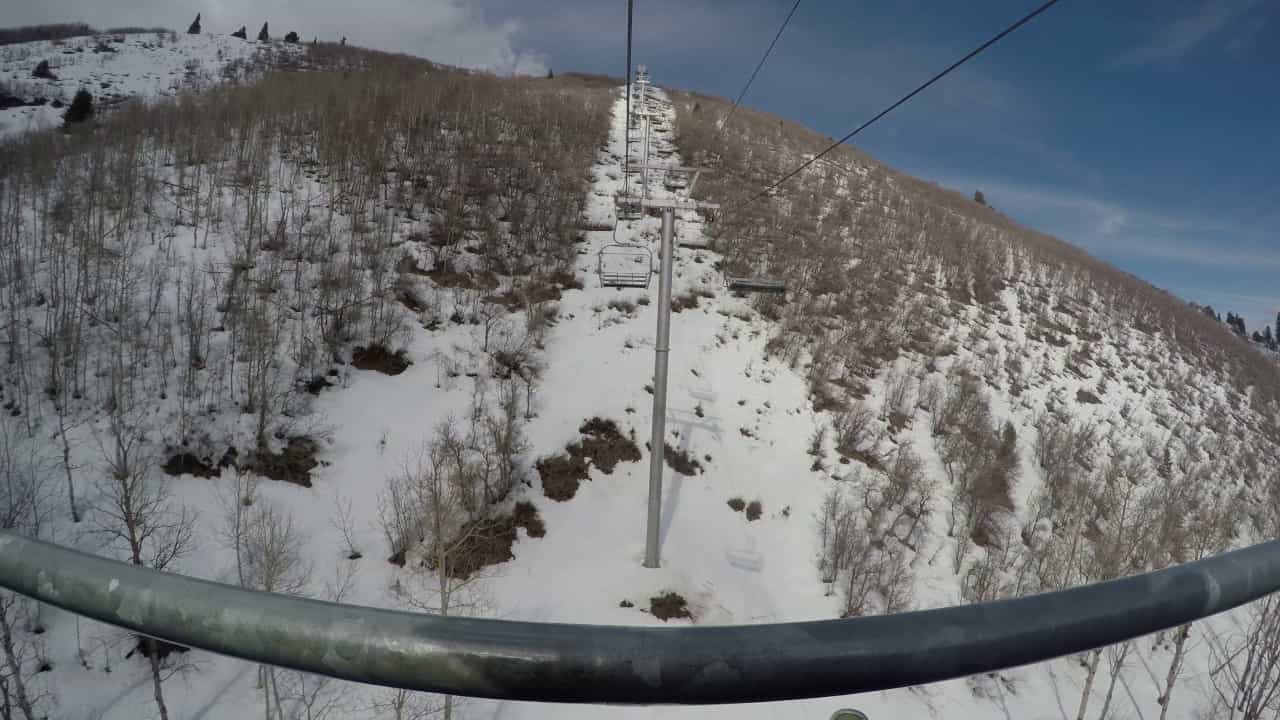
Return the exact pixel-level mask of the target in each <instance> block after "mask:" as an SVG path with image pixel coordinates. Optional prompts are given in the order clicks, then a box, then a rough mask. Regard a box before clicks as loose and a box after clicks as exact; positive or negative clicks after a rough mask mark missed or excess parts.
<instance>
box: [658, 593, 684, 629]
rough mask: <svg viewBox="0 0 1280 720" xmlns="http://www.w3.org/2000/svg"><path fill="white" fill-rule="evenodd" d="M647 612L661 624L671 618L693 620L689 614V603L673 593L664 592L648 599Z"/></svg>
mask: <svg viewBox="0 0 1280 720" xmlns="http://www.w3.org/2000/svg"><path fill="white" fill-rule="evenodd" d="M649 612H651V613H653V616H654V617H656V618H658V619H659V620H661V621H663V622H666V621H668V620H670V619H671V618H685V619H688V620H692V619H693V613H691V612H689V603H688V602H686V601H685V599H684V597H683V596H681V595H680V594H679V593H673V592H665V593H662V594H661V595H657V596H655V597H652V598H649Z"/></svg>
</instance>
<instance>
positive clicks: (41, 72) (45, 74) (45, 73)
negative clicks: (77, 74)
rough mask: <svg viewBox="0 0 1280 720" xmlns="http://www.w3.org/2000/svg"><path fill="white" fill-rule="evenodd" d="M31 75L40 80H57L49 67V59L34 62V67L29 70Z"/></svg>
mask: <svg viewBox="0 0 1280 720" xmlns="http://www.w3.org/2000/svg"><path fill="white" fill-rule="evenodd" d="M31 77H37V78H40V79H41V80H57V79H58V76H57V75H54V74H53V70H51V69H49V61H48V60H41V61H40V62H39V63H37V64H36V69H35V70H32V71H31Z"/></svg>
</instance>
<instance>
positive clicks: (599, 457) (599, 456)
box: [567, 417, 640, 475]
mask: <svg viewBox="0 0 1280 720" xmlns="http://www.w3.org/2000/svg"><path fill="white" fill-rule="evenodd" d="M578 432H580V433H582V440H580V441H578V442H576V443H573V444H572V445H570V446H569V447H568V448H567V449H568V451H569V454H570V455H574V456H576V457H581V458H585V459H587V460H590V461H591V464H592V465H594V466H595V467H598V468H600V471H601V472H603V473H604V474H605V475H610V474H612V473H613V469H614V468H615V467H617V466H618V463H620V462H639V461H640V448H639V447H638V446H637V445H636V443H635V441H634V440H632V439H631V438H628V437H626V436H624V435H623V434H622V432H621V431H620V430H619V429H618V424H617V423H616V422H614V421H612V420H605V419H603V418H599V417H593V418H591V419H590V420H588V421H586V422H584V423H582V426H581V427H579V428H578Z"/></svg>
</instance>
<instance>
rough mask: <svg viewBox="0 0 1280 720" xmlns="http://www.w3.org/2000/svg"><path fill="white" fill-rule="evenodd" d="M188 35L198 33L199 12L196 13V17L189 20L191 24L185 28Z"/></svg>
mask: <svg viewBox="0 0 1280 720" xmlns="http://www.w3.org/2000/svg"><path fill="white" fill-rule="evenodd" d="M187 34H188V35H199V34H200V13H196V19H195V20H192V21H191V26H190V27H188V28H187Z"/></svg>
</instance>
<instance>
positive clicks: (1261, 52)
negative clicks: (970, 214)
mask: <svg viewBox="0 0 1280 720" xmlns="http://www.w3.org/2000/svg"><path fill="white" fill-rule="evenodd" d="M1037 2H1038V0H1016V1H1015V0H969V1H968V2H946V3H944V2H939V1H938V0H864V1H861V2H853V1H851V0H802V2H801V5H800V9H799V11H798V12H797V13H796V16H795V18H794V19H793V20H792V23H791V25H790V26H789V27H788V29H787V32H786V34H785V35H784V36H783V38H782V40H781V42H780V43H779V45H778V47H777V49H776V50H775V53H774V56H773V59H772V60H770V62H769V64H768V65H767V66H766V67H765V69H764V71H763V72H762V73H761V75H760V77H759V79H758V80H757V81H756V84H755V86H754V87H753V88H752V91H751V94H750V95H749V96H748V98H747V101H746V104H748V105H750V106H754V107H759V108H761V109H764V110H767V111H770V112H773V113H776V114H778V115H781V116H784V117H788V118H792V119H794V120H797V121H799V122H802V123H804V124H806V125H808V126H810V127H813V128H815V129H816V130H818V131H820V132H823V133H825V134H828V135H833V136H837V137H838V136H840V135H843V134H844V133H845V132H847V131H848V130H849V129H850V128H852V127H854V126H856V125H858V124H860V123H861V122H862V121H863V120H864V119H866V118H867V117H869V116H870V115H872V114H874V113H875V112H877V111H878V110H880V109H881V108H883V107H884V106H886V105H887V104H888V103H890V102H892V101H893V100H894V99H896V98H897V97H898V96H900V95H901V94H902V93H904V92H906V91H907V90H909V89H911V88H913V87H914V86H915V85H917V84H918V83H920V82H921V81H923V80H924V79H926V78H928V77H929V76H930V75H932V74H933V73H934V72H936V71H937V70H938V69H941V68H942V67H944V66H946V65H947V64H949V63H950V62H951V61H952V60H954V59H956V58H958V57H960V56H961V55H963V54H964V53H965V52H967V51H968V50H970V49H971V48H973V47H974V46H976V45H977V44H979V43H980V42H982V41H983V40H985V39H986V38H987V37H988V36H990V35H991V34H992V33H993V32H994V31H995V30H996V29H998V28H1002V27H1004V26H1005V25H1007V24H1008V23H1009V22H1011V21H1012V20H1013V19H1015V18H1017V17H1019V16H1021V15H1022V14H1024V13H1026V12H1027V11H1028V10H1030V9H1031V8H1032V7H1033V6H1034V5H1035V4H1036V3H1037ZM636 6H637V9H636V41H635V51H636V55H635V57H636V60H637V61H638V62H644V63H647V64H648V65H649V67H650V68H651V70H652V72H653V76H654V79H655V80H656V81H657V82H659V83H664V84H670V85H675V86H679V87H685V88H691V89H696V90H701V91H704V92H709V93H714V94H718V95H723V96H728V97H733V96H734V95H736V94H737V91H738V90H739V88H740V87H741V85H742V83H743V81H744V80H745V79H746V76H747V74H748V73H749V71H750V69H751V67H753V66H754V63H755V62H756V60H757V59H758V57H759V54H760V52H761V51H762V50H763V49H764V47H765V46H766V45H767V44H768V42H769V40H770V38H772V37H773V33H774V32H775V31H776V29H777V26H778V23H779V22H780V21H781V20H782V18H783V17H784V16H785V15H786V12H787V10H788V9H789V8H790V6H791V0H636ZM0 8H2V9H3V10H4V12H3V15H4V16H5V20H4V23H5V24H21V23H26V22H44V21H65V20H71V19H83V20H85V21H88V22H91V23H95V24H98V25H112V24H126V23H127V24H145V25H154V24H164V25H168V26H170V27H178V28H181V27H185V25H186V24H187V23H188V22H189V21H190V17H191V16H192V15H194V13H195V12H197V11H199V12H203V13H204V27H205V29H206V31H210V32H217V31H219V29H221V30H223V31H230V30H231V29H235V28H237V27H239V26H240V25H241V24H248V25H250V26H254V27H256V26H257V24H258V23H259V22H261V20H270V21H271V25H272V27H273V28H281V29H282V30H281V31H283V29H284V28H296V29H298V30H299V31H300V32H301V33H302V35H304V36H311V35H319V36H321V37H336V36H339V35H347V36H350V37H351V39H352V42H355V43H358V44H361V45H366V46H370V47H378V48H382V49H388V50H399V51H405V52H412V53H415V54H419V55H424V56H427V57H431V58H433V59H436V60H440V61H442V62H450V63H460V64H466V65H472V66H480V67H488V68H492V69H495V70H498V71H500V72H510V71H524V72H540V71H542V70H543V69H544V68H545V67H552V68H554V69H556V70H558V71H564V70H583V71H590V72H605V73H609V74H613V75H621V73H622V71H623V65H624V59H623V50H624V45H623V42H624V35H623V29H624V26H625V2H623V0H362V1H361V2H360V3H351V2H349V0H43V2H39V3H34V2H24V1H23V0H0ZM224 26H225V27H224ZM855 144H856V145H857V146H858V147H860V148H862V149H863V150H866V151H867V152H869V153H871V154H872V155H874V156H875V157H877V158H879V159H880V160H882V161H884V162H886V163H887V164H889V165H891V166H893V167H896V168H898V169H900V170H904V171H907V172H910V173H912V174H914V175H917V176H920V177H923V178H927V179H932V180H936V181H938V182H940V183H942V184H944V185H947V186H950V187H954V188H956V189H958V190H961V191H963V192H965V193H966V194H968V193H971V192H972V191H973V190H974V189H981V190H982V191H983V192H984V194H985V195H986V197H987V199H988V201H989V202H990V203H991V204H992V205H994V206H995V207H996V208H998V209H1000V210H1002V211H1004V212H1006V213H1007V214H1009V215H1011V216H1013V217H1015V218H1017V219H1019V220H1021V221H1023V222H1024V223H1026V224H1028V225H1030V226H1032V227H1035V228H1037V229H1040V230H1044V231H1047V232H1050V233H1053V234H1055V235H1057V236H1059V237H1061V238H1063V239H1065V240H1067V241H1070V242H1073V243H1076V244H1077V245H1081V246H1083V247H1085V248H1086V249H1088V250H1090V251H1092V252H1093V253H1095V254H1096V255H1098V256H1100V257H1102V258H1104V259H1106V260H1109V261H1111V262H1113V263H1115V264H1116V265H1118V266H1120V267H1122V268H1124V269H1126V270H1128V271H1130V272H1132V273H1134V274H1136V275H1138V276H1140V277H1143V278H1144V279H1146V280H1148V281H1150V282H1152V283H1153V284H1155V285H1158V286H1160V287H1163V288H1166V289H1169V290H1171V291H1173V292H1175V293H1176V294H1178V295H1180V296H1182V297H1184V298H1187V299H1189V300H1196V301H1198V302H1201V303H1205V302H1207V303H1211V304H1212V305H1214V307H1215V308H1217V309H1219V310H1220V311H1221V312H1223V314H1224V315H1225V313H1226V311H1227V310H1234V311H1236V312H1238V313H1241V314H1242V315H1244V317H1245V319H1246V320H1247V322H1248V325H1249V327H1250V329H1253V328H1255V327H1258V326H1259V325H1260V324H1262V323H1271V322H1274V320H1275V317H1276V312H1277V311H1278V310H1280V291H1278V290H1277V284H1276V283H1275V282H1274V281H1273V278H1276V277H1280V171H1278V170H1277V163H1280V2H1277V0H1126V1H1125V2H1114V3H1104V2H1096V1H1088V0H1061V2H1060V3H1059V4H1058V5H1057V6H1056V7H1054V8H1052V9H1051V10H1049V11H1048V12H1046V13H1045V14H1044V15H1042V16H1041V17H1040V18H1038V19H1037V20H1035V21H1034V22H1033V23H1031V24H1030V25H1028V26H1026V27H1024V28H1023V29H1022V30H1020V31H1018V32H1017V33H1015V34H1014V35H1012V36H1010V37H1009V38H1007V39H1006V40H1005V41H1003V42H1002V43H1000V44H999V45H997V46H996V47H994V48H992V49H991V50H989V51H988V52H987V53H986V54H984V55H982V56H980V57H979V58H978V59H976V60H975V61H973V62H972V63H970V64H968V65H966V66H965V67H964V68H962V69H961V70H960V71H958V72H956V73H955V74H953V75H951V76H950V77H948V78H947V79H945V80H944V81H943V82H942V83H940V84H939V85H936V86H935V87H934V88H932V89H930V90H929V91H927V93H926V94H924V95H921V96H919V97H918V98H917V99H916V100H914V101H912V103H911V104H909V105H907V106H905V107H903V108H902V109H900V110H899V111H898V112H896V113H894V114H892V115H890V116H888V117H887V118H885V119H884V120H883V121H881V124H879V125H877V126H876V127H874V128H873V129H871V130H869V131H868V132H866V133H864V134H863V135H861V136H859V137H858V138H857V139H856V141H855Z"/></svg>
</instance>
